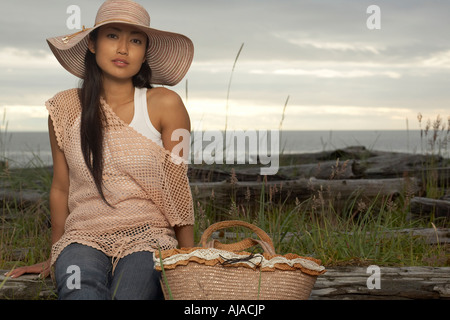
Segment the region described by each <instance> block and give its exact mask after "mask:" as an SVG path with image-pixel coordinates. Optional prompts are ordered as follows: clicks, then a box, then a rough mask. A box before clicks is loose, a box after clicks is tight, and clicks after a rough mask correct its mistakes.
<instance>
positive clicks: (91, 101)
mask: <svg viewBox="0 0 450 320" xmlns="http://www.w3.org/2000/svg"><path fill="white" fill-rule="evenodd" d="M97 31H98V29H95V30H93V31H92V32H91V33H90V35H89V36H90V39H91V41H93V43H95V42H96V40H97ZM148 45H149V44H148V40H147V48H148ZM84 61H85V75H84V78H83V79H82V82H81V90H79V97H80V102H81V127H80V138H81V151H82V153H83V158H84V161H85V163H86V165H87V167H88V169H89V172H90V173H91V175H92V178H93V180H94V182H95V185H96V187H97V190H98V192H99V193H100V196H101V198H102V200H103V201H104V202H105V203H106V204H107V205H109V206H111V205H110V204H109V202H108V201H107V200H106V198H105V195H104V193H103V188H102V185H103V179H102V176H103V137H104V127H105V124H106V118H105V116H104V110H103V108H102V107H101V105H100V96H101V93H102V90H103V82H102V70H101V69H100V67H99V66H98V65H97V62H96V60H95V54H93V53H92V52H91V51H90V50H87V51H86V55H85V58H84ZM151 75H152V72H151V69H150V67H149V65H148V63H146V62H144V63H143V64H142V66H141V69H140V70H139V72H138V73H137V74H136V75H135V76H133V79H132V80H133V85H134V86H135V87H138V88H152V85H151V83H150V79H151Z"/></svg>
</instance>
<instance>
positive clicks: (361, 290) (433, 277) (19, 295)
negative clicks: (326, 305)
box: [0, 267, 450, 300]
mask: <svg viewBox="0 0 450 320" xmlns="http://www.w3.org/2000/svg"><path fill="white" fill-rule="evenodd" d="M4 272H6V271H5V270H0V274H1V275H0V286H1V285H2V283H3V282H4V283H3V287H1V288H0V299H17V300H30V299H56V297H57V296H56V293H55V289H54V285H53V283H52V281H51V279H50V278H47V279H44V280H42V279H37V277H36V276H33V275H25V276H22V277H19V278H17V279H10V278H9V279H6V280H5V277H4V276H3V273H4ZM379 275H380V278H379V279H380V282H379V284H380V285H379V288H378V289H377V286H373V284H376V282H375V280H374V279H373V278H370V277H371V276H372V277H373V276H374V273H373V271H371V270H370V269H369V270H368V269H367V267H335V268H327V272H326V273H325V274H323V275H321V276H319V277H318V278H317V281H316V284H315V286H314V289H313V291H312V293H311V296H310V299H311V300H383V299H384V300H396V299H450V268H434V267H401V268H392V267H380V273H379ZM368 283H369V286H368ZM370 284H372V285H370ZM371 287H373V289H370V288H371Z"/></svg>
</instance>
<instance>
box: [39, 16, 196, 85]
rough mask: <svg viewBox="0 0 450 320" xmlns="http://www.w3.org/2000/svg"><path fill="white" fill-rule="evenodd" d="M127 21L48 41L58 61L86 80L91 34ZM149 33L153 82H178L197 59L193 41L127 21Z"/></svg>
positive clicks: (166, 83) (148, 59)
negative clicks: (89, 36)
mask: <svg viewBox="0 0 450 320" xmlns="http://www.w3.org/2000/svg"><path fill="white" fill-rule="evenodd" d="M110 23H124V22H123V21H108V22H107V23H103V24H100V25H97V26H95V27H94V28H89V29H85V30H82V31H79V32H77V33H74V34H70V35H64V36H58V37H53V38H48V39H47V43H48V45H49V47H50V49H51V50H52V52H53V54H54V55H55V57H56V59H57V60H58V61H59V63H60V64H61V65H62V66H63V67H64V68H65V69H66V70H67V71H69V72H70V73H71V74H73V75H75V76H77V77H78V78H81V79H83V78H84V73H85V66H84V59H85V55H86V51H87V50H88V35H89V34H90V33H91V32H92V31H93V30H95V29H97V28H99V27H101V26H102V25H106V24H110ZM127 24H128V25H132V26H134V27H136V28H137V29H139V30H141V31H142V32H144V33H145V34H147V36H148V39H149V47H148V50H147V53H146V57H147V63H148V65H149V66H150V69H151V70H152V77H151V80H150V82H151V83H152V84H160V85H168V86H173V85H176V84H177V83H179V82H180V81H181V80H182V79H183V78H184V76H185V75H186V73H187V72H188V70H189V67H190V66H191V63H192V60H193V58H194V45H193V43H192V41H191V40H190V39H189V38H188V37H186V36H184V35H182V34H178V33H173V32H168V31H162V30H158V29H154V28H150V27H146V26H142V25H138V24H133V23H127Z"/></svg>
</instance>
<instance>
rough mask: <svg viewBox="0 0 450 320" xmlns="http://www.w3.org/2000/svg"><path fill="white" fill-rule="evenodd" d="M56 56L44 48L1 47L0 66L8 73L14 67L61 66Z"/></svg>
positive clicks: (38, 67)
mask: <svg viewBox="0 0 450 320" xmlns="http://www.w3.org/2000/svg"><path fill="white" fill-rule="evenodd" d="M59 67H60V65H59V64H58V61H57V60H56V58H55V57H54V56H53V55H52V54H51V53H49V52H47V51H44V50H32V49H20V48H15V47H4V48H0V68H3V70H5V71H6V72H7V73H8V72H11V71H12V70H13V69H29V68H31V69H48V68H59Z"/></svg>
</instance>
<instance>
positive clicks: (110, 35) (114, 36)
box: [107, 33, 117, 39]
mask: <svg viewBox="0 0 450 320" xmlns="http://www.w3.org/2000/svg"><path fill="white" fill-rule="evenodd" d="M107 37H108V38H111V39H115V38H117V35H115V34H114V33H110V34H108V35H107Z"/></svg>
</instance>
